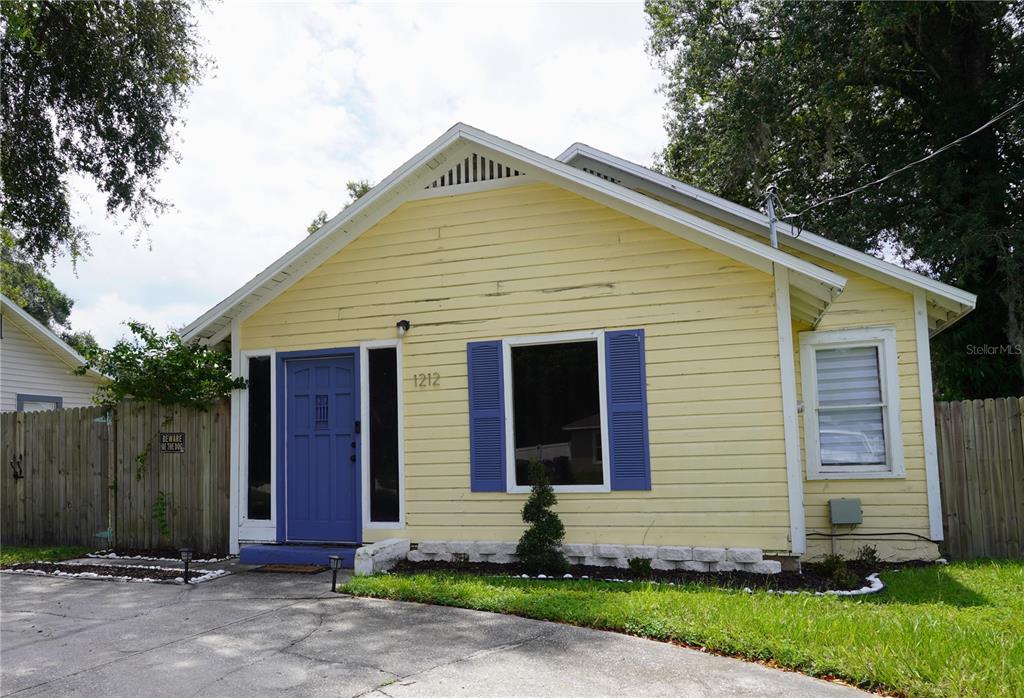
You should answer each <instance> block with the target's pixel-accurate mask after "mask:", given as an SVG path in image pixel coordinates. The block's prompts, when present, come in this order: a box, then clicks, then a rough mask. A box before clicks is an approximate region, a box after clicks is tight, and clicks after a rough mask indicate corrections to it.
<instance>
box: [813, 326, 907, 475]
mask: <svg viewBox="0 0 1024 698" xmlns="http://www.w3.org/2000/svg"><path fill="white" fill-rule="evenodd" d="M800 370H801V375H802V379H803V399H804V444H805V447H806V452H807V478H808V479H810V480H825V479H851V478H883V477H903V474H904V468H903V433H902V429H901V427H900V403H899V399H900V389H899V374H898V369H897V355H896V330H895V328H893V327H864V328H858V329H850V330H828V331H821V332H802V333H801V334H800Z"/></svg>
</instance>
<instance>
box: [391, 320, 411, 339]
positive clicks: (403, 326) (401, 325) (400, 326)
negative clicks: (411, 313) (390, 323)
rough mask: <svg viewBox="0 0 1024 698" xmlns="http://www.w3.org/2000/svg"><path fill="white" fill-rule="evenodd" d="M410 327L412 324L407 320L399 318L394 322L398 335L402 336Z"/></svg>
mask: <svg viewBox="0 0 1024 698" xmlns="http://www.w3.org/2000/svg"><path fill="white" fill-rule="evenodd" d="M410 327H412V325H411V324H409V321H408V320H399V321H398V322H396V323H395V328H396V329H397V330H398V336H399V337H404V336H405V333H406V332H408V331H409V328H410Z"/></svg>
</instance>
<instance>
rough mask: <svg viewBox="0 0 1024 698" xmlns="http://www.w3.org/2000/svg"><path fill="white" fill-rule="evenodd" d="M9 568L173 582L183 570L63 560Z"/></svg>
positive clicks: (48, 572)
mask: <svg viewBox="0 0 1024 698" xmlns="http://www.w3.org/2000/svg"><path fill="white" fill-rule="evenodd" d="M4 569H8V570H37V571H39V572H45V573H47V574H54V573H55V572H65V573H67V574H74V575H81V574H82V573H83V572H84V573H86V574H88V575H90V576H91V575H96V576H98V577H128V578H130V579H155V580H157V581H168V582H173V581H174V580H175V578H177V577H180V576H181V574H182V572H181V570H165V569H160V568H159V567H134V566H126V565H79V564H74V565H71V564H66V563H63V562H21V563H18V564H17V565H11V566H10V567H5V568H4Z"/></svg>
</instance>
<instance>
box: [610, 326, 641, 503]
mask: <svg viewBox="0 0 1024 698" xmlns="http://www.w3.org/2000/svg"><path fill="white" fill-rule="evenodd" d="M604 341H605V354H604V355H605V359H604V361H605V374H606V379H605V380H606V386H605V388H606V393H607V397H608V432H609V434H608V444H609V450H610V454H609V457H610V471H611V478H612V482H611V488H612V489H613V490H649V489H651V456H650V444H649V442H648V436H647V372H646V370H645V368H644V331H643V330H618V331H609V332H606V333H605V335H604Z"/></svg>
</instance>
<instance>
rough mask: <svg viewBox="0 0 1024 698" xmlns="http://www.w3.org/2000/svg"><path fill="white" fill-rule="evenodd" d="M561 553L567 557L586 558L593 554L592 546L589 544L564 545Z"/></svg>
mask: <svg viewBox="0 0 1024 698" xmlns="http://www.w3.org/2000/svg"><path fill="white" fill-rule="evenodd" d="M562 552H563V553H565V555H566V556H567V557H587V556H588V555H593V554H594V546H593V545H591V544H590V543H565V544H564V545H562Z"/></svg>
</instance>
